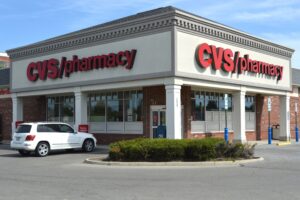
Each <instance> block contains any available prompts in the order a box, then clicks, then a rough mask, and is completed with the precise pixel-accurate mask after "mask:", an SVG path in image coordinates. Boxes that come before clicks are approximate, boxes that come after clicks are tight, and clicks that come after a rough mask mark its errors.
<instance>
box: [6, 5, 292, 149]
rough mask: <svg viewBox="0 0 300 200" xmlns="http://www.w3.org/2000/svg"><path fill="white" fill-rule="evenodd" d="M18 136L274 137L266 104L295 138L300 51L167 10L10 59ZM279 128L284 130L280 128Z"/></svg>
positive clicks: (284, 134)
mask: <svg viewBox="0 0 300 200" xmlns="http://www.w3.org/2000/svg"><path fill="white" fill-rule="evenodd" d="M7 52H8V54H9V55H10V57H11V59H12V64H11V72H12V81H11V92H12V105H13V122H12V128H13V129H14V128H15V124H16V123H18V122H19V121H45V120H46V121H63V122H67V123H70V124H71V125H73V126H74V127H75V129H78V127H79V126H80V125H84V127H87V129H88V131H89V132H91V133H93V134H94V135H95V136H96V137H97V138H98V141H99V142H100V143H110V142H112V141H116V140H121V139H130V138H136V137H150V138H156V137H166V138H175V139H180V138H204V137H223V131H224V128H225V126H226V127H227V128H228V131H229V139H230V140H234V141H241V142H245V141H247V140H259V139H265V138H266V137H267V130H266V128H265V121H264V119H265V110H266V109H265V106H264V105H265V104H264V101H265V100H266V99H267V97H269V96H273V97H275V96H276V97H277V99H278V101H279V104H278V105H280V108H279V109H280V130H279V137H280V139H282V140H286V139H288V138H290V117H289V116H290V100H289V98H290V96H289V92H290V91H291V88H292V86H291V56H292V54H293V50H292V49H289V48H287V47H284V46H281V45H278V44H274V43H272V42H270V41H265V40H262V39H259V38H256V37H255V36H252V35H249V34H246V33H244V32H241V31H238V30H235V29H233V28H229V27H226V26H224V25H221V24H218V23H217V22H214V21H210V20H207V19H204V18H202V17H199V16H197V15H194V14H191V13H188V12H185V11H182V10H179V9H176V8H173V7H164V8H159V9H155V10H151V11H147V12H144V13H139V14H136V15H133V16H129V17H125V18H122V19H118V20H115V21H112V22H108V23H105V24H101V25H98V26H93V27H91V28H87V29H83V30H79V31H76V32H73V33H69V34H66V35H62V36H59V37H55V38H50V39H48V40H46V41H42V42H38V43H35V44H32V45H28V46H24V47H20V48H16V49H12V50H8V51H7ZM278 127H279V126H278Z"/></svg>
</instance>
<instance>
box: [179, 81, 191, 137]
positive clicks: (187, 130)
mask: <svg viewBox="0 0 300 200" xmlns="http://www.w3.org/2000/svg"><path fill="white" fill-rule="evenodd" d="M191 91H192V90H191V87H190V86H183V87H182V89H181V104H182V105H183V112H184V114H183V120H184V122H183V138H190V137H192V136H191Z"/></svg>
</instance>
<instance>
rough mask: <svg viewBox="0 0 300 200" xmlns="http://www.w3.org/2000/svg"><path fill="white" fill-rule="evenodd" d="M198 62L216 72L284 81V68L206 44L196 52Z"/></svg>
mask: <svg viewBox="0 0 300 200" xmlns="http://www.w3.org/2000/svg"><path fill="white" fill-rule="evenodd" d="M196 61H197V63H198V65H199V66H200V67H202V68H208V67H212V68H213V69H214V70H220V69H222V70H223V71H225V72H228V73H230V72H231V73H239V74H242V73H243V72H245V71H247V72H251V73H256V74H265V75H268V76H272V77H275V78H276V79H277V81H279V80H281V79H282V74H283V66H279V65H274V64H270V63H265V62H262V61H258V60H252V59H250V58H249V55H247V54H246V55H244V56H241V54H240V52H239V51H236V52H233V51H232V50H231V49H224V48H222V47H218V48H217V47H216V46H214V45H208V44H206V43H203V44H200V45H199V46H198V47H197V50H196Z"/></svg>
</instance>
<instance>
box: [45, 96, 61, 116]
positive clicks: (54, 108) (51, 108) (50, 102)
mask: <svg viewBox="0 0 300 200" xmlns="http://www.w3.org/2000/svg"><path fill="white" fill-rule="evenodd" d="M47 120H48V121H59V97H48V99H47Z"/></svg>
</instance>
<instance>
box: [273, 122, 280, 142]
mask: <svg viewBox="0 0 300 200" xmlns="http://www.w3.org/2000/svg"><path fill="white" fill-rule="evenodd" d="M272 129H273V136H272V138H273V140H279V139H280V131H279V129H280V125H279V124H274V125H273V127H272Z"/></svg>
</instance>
